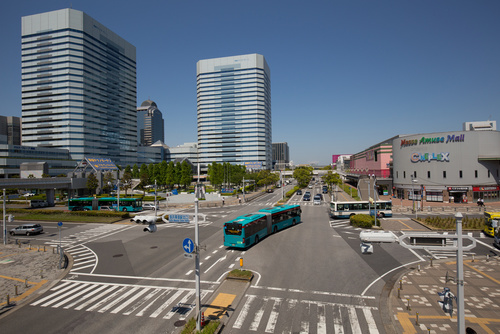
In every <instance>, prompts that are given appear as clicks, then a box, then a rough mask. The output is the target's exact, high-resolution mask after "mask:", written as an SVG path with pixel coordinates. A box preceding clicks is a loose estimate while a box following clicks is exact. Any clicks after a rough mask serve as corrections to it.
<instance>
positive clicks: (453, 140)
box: [401, 134, 465, 147]
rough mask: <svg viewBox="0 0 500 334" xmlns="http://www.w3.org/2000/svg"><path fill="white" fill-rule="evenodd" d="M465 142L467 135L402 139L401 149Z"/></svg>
mask: <svg viewBox="0 0 500 334" xmlns="http://www.w3.org/2000/svg"><path fill="white" fill-rule="evenodd" d="M464 141H465V134H461V135H456V136H455V135H448V136H447V137H446V140H445V137H435V138H425V137H422V138H421V139H420V140H418V139H402V140H401V147H406V146H414V145H423V144H439V143H445V144H447V143H458V142H464Z"/></svg>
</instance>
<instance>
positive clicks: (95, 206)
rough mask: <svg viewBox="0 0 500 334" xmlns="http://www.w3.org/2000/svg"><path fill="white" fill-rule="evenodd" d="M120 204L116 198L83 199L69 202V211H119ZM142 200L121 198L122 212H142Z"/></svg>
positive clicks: (73, 199)
mask: <svg viewBox="0 0 500 334" xmlns="http://www.w3.org/2000/svg"><path fill="white" fill-rule="evenodd" d="M117 206H118V202H117V198H116V197H102V198H94V197H81V198H71V199H69V200H68V210H69V211H91V210H101V207H108V208H114V209H115V210H117ZM142 210H143V209H142V199H141V198H128V197H125V198H120V211H128V212H138V211H142Z"/></svg>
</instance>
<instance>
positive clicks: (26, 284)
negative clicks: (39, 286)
mask: <svg viewBox="0 0 500 334" xmlns="http://www.w3.org/2000/svg"><path fill="white" fill-rule="evenodd" d="M24 287H25V288H27V287H28V279H27V278H25V279H24Z"/></svg>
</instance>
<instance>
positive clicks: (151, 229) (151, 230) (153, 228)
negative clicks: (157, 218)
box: [144, 224, 157, 233]
mask: <svg viewBox="0 0 500 334" xmlns="http://www.w3.org/2000/svg"><path fill="white" fill-rule="evenodd" d="M156 229H157V228H156V224H149V225H148V227H145V228H144V232H149V233H154V232H156Z"/></svg>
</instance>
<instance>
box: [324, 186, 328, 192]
mask: <svg viewBox="0 0 500 334" xmlns="http://www.w3.org/2000/svg"><path fill="white" fill-rule="evenodd" d="M327 193H328V187H327V186H323V194H327Z"/></svg>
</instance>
